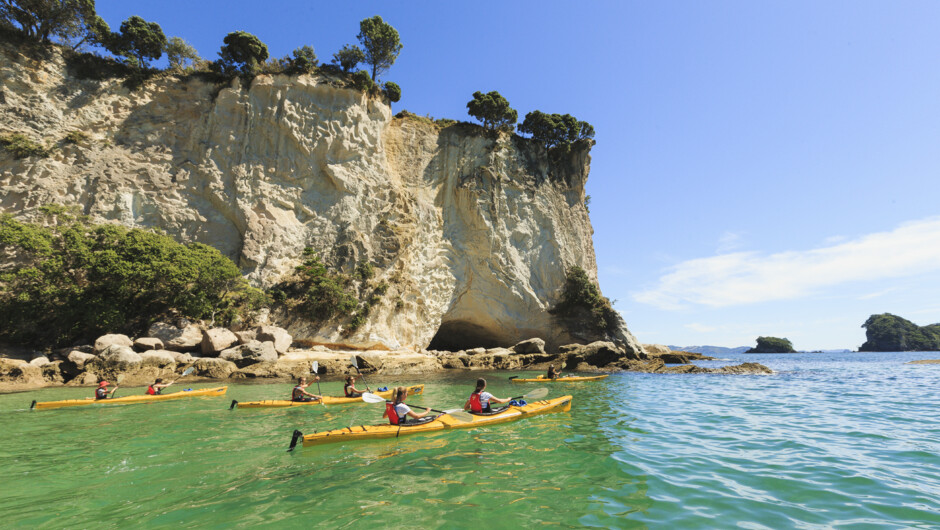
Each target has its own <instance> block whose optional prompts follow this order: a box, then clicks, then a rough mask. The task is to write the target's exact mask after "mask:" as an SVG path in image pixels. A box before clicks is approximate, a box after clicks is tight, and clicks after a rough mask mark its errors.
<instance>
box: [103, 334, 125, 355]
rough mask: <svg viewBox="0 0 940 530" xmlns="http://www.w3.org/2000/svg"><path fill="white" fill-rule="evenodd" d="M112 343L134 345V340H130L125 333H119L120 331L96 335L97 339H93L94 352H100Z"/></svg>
mask: <svg viewBox="0 0 940 530" xmlns="http://www.w3.org/2000/svg"><path fill="white" fill-rule="evenodd" d="M112 345H117V346H128V347H130V346H133V345H134V341H132V340H131V338H130V337H128V336H127V335H121V334H120V333H110V334H108V335H102V336H100V337H98V340H96V341H95V353H97V354H100V353H101V352H103V351H105V350H106V349H108V347H109V346H112Z"/></svg>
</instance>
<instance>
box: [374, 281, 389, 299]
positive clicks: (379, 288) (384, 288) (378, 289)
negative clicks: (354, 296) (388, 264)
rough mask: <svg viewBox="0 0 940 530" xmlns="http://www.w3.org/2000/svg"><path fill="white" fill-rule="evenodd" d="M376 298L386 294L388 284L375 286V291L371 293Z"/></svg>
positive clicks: (383, 283)
mask: <svg viewBox="0 0 940 530" xmlns="http://www.w3.org/2000/svg"><path fill="white" fill-rule="evenodd" d="M372 292H373V293H375V294H376V295H378V296H385V293H387V292H388V283H386V282H382V283H380V284H378V285H376V286H375V289H374V290H373V291H372Z"/></svg>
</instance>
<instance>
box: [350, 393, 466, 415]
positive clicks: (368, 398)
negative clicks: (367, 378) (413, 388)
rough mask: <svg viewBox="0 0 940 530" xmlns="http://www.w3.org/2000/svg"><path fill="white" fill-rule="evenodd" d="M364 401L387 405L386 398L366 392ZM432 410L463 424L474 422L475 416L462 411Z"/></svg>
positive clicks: (363, 397)
mask: <svg viewBox="0 0 940 530" xmlns="http://www.w3.org/2000/svg"><path fill="white" fill-rule="evenodd" d="M362 400H363V401H365V402H366V403H385V398H383V397H381V396H377V395H375V394H371V393H369V392H366V393H365V394H363V395H362ZM404 404H405V405H408V403H404ZM408 406H409V407H415V408H420V407H418V406H417V405H408ZM431 410H432V411H434V412H440V413H441V414H447V415H448V416H450V417H451V418H454V419H455V420H457V421H463V422H470V421H473V416H472V415H470V413H468V412H465V411H463V410H461V409H451V410H437V409H431Z"/></svg>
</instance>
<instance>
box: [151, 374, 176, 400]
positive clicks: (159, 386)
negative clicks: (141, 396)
mask: <svg viewBox="0 0 940 530" xmlns="http://www.w3.org/2000/svg"><path fill="white" fill-rule="evenodd" d="M172 384H173V381H170V382H169V383H164V382H163V379H161V378H159V377H158V378H157V379H156V380H155V381H154V382H153V384H151V385H150V386H148V387H147V395H149V396H159V395H160V394H162V393H163V389H164V388H166V387H168V386H170V385H172Z"/></svg>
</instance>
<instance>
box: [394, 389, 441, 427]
mask: <svg viewBox="0 0 940 530" xmlns="http://www.w3.org/2000/svg"><path fill="white" fill-rule="evenodd" d="M394 395H395V397H394V401H386V402H385V414H382V417H383V418H388V421H389V422H390V423H391V424H392V425H402V424H404V423H407V422H408V418H409V417H411V418H414V419H416V420H418V419H421V418H423V417H425V416H427V415H428V414H430V413H431V409H430V408H427V409H425V410H424V412H422V413H421V414H417V413H416V412H414V411H412V410H411V407H409V406H408V405H405V404H404V403H403V401H405V397H406V396H407V395H408V389H407V388H405V387H403V386H400V387H398V388H396V389H395V392H394Z"/></svg>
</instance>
